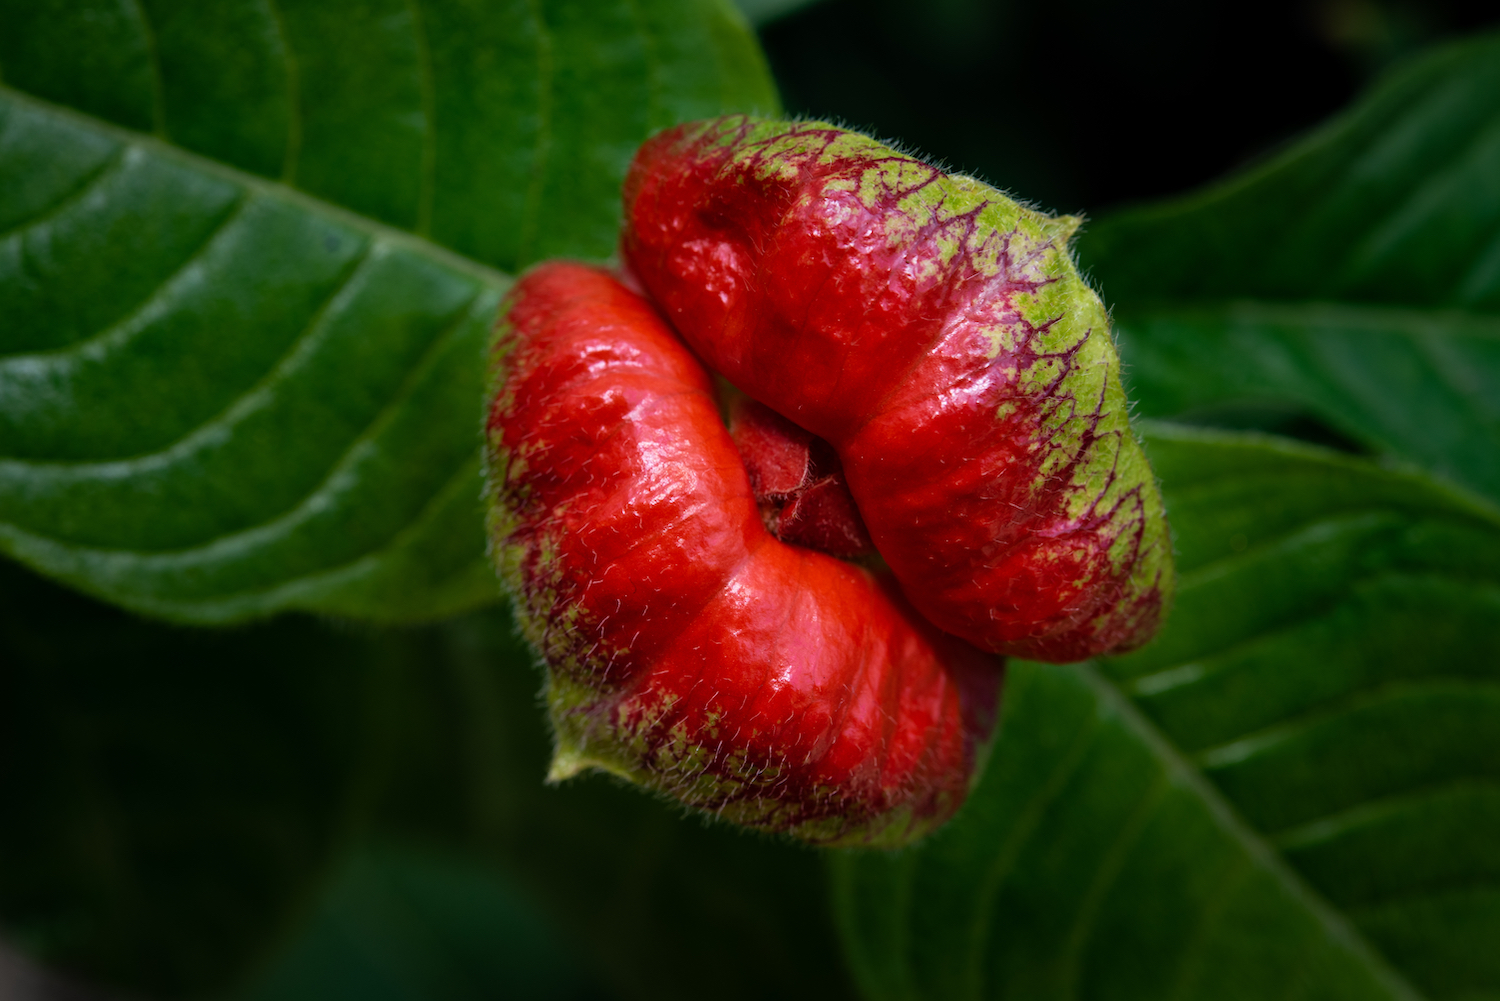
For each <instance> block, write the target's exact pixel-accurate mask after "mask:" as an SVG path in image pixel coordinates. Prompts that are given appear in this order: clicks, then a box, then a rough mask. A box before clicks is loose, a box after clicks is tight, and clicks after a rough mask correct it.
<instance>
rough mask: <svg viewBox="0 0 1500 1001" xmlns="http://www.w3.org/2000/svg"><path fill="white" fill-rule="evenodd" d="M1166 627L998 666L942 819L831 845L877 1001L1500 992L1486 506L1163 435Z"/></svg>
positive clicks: (1382, 472)
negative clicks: (1007, 667)
mask: <svg viewBox="0 0 1500 1001" xmlns="http://www.w3.org/2000/svg"><path fill="white" fill-rule="evenodd" d="M1147 441H1148V451H1149V452H1150V455H1151V458H1152V461H1153V464H1154V465H1155V468H1156V469H1157V471H1158V472H1159V474H1160V475H1161V477H1162V481H1163V488H1164V494H1165V498H1166V501H1167V505H1168V510H1169V511H1170V512H1171V517H1172V524H1173V528H1174V530H1175V532H1176V533H1177V541H1178V548H1179V568H1180V570H1181V573H1182V578H1181V584H1180V590H1179V592H1178V600H1177V607H1176V608H1175V610H1174V611H1173V614H1172V617H1171V618H1170V619H1169V621H1168V624H1167V627H1166V628H1165V630H1164V631H1163V633H1162V635H1161V636H1160V637H1159V638H1158V639H1157V640H1156V641H1155V642H1154V643H1152V644H1150V645H1148V646H1147V647H1145V648H1144V649H1142V650H1141V651H1139V652H1136V653H1134V654H1130V655H1128V656H1122V657H1117V658H1112V659H1108V660H1105V661H1103V662H1100V663H1091V664H1083V665H1065V666H1048V665H1037V664H1024V663H1023V664H1014V665H1012V669H1011V675H1010V680H1009V681H1008V685H1007V693H1006V699H1007V704H1006V706H1005V708H1004V716H1003V721H1002V727H1001V732H1000V736H999V738H998V739H997V741H996V744H995V746H994V748H993V751H992V753H991V758H990V763H989V766H988V770H987V771H986V773H985V774H984V777H983V779H982V780H981V783H980V785H979V787H978V788H977V789H976V790H975V792H974V794H973V795H972V797H971V800H970V802H969V804H968V805H967V806H966V807H965V809H964V811H963V812H962V813H961V814H960V815H959V817H958V819H957V820H956V821H955V822H954V823H953V824H952V825H950V827H948V828H947V829H945V830H943V831H940V832H938V833H937V834H936V835H935V836H933V837H932V838H931V839H929V840H928V841H926V842H924V843H923V844H921V845H919V846H917V847H916V848H914V849H912V850H910V851H908V852H905V853H902V854H898V855H894V856H881V855H871V854H865V855H859V854H853V853H849V854H843V855H840V856H838V857H836V858H835V859H834V865H833V872H834V884H835V899H836V901H837V906H838V910H839V914H840V921H841V925H842V928H843V932H844V935H845V940H846V944H847V946H848V949H849V952H850V955H851V957H852V958H853V961H854V967H855V970H856V971H857V973H858V974H859V976H860V978H861V982H862V985H863V987H864V990H865V993H866V994H867V996H869V997H871V998H945V999H946V998H1027V999H1046V998H1054V997H1056V998H1063V997H1073V998H1180V999H1188V998H1196V997H1202V998H1216V999H1217V998H1246V999H1251V998H1255V999H1259V998H1268V997H1276V998H1398V997H1414V996H1418V994H1417V992H1418V991H1420V992H1421V994H1422V995H1425V996H1428V997H1432V998H1459V997H1481V996H1486V995H1487V993H1493V992H1496V991H1500V968H1497V967H1496V965H1495V962H1494V960H1493V958H1492V956H1493V950H1491V949H1488V948H1485V947H1484V943H1486V942H1494V941H1496V940H1500V742H1497V741H1496V740H1495V739H1494V734H1496V733H1500V628H1497V625H1496V624H1497V623H1500V569H1497V568H1500V522H1497V520H1496V519H1495V518H1494V517H1493V516H1492V515H1491V514H1490V513H1489V511H1488V509H1487V507H1485V506H1484V505H1482V504H1476V503H1474V502H1471V501H1470V500H1468V499H1466V498H1465V497H1464V496H1463V495H1462V494H1459V493H1457V492H1455V491H1452V490H1451V489H1449V488H1446V487H1443V486H1441V485H1438V484H1435V483H1434V482H1432V481H1430V480H1428V479H1427V478H1426V477H1424V476H1422V475H1420V474H1414V473H1401V472H1392V471H1390V470H1386V469H1382V468H1380V467H1378V466H1375V465H1373V464H1371V463H1368V462H1365V461H1362V460H1357V459H1349V458H1347V457H1343V456H1339V455H1337V454H1335V453H1329V452H1324V451H1322V450H1320V449H1314V448H1310V447H1305V446H1300V445H1295V444H1292V443H1289V442H1286V441H1282V440H1277V439H1271V438H1267V437H1262V436H1246V435H1234V434H1227V433H1222V432H1204V431H1191V430H1185V429H1176V428H1172V427H1171V426H1167V425H1160V426H1157V427H1155V428H1153V429H1152V431H1151V433H1150V435H1149V436H1148V439H1147Z"/></svg>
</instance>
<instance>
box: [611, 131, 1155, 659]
mask: <svg viewBox="0 0 1500 1001" xmlns="http://www.w3.org/2000/svg"><path fill="white" fill-rule="evenodd" d="M736 121H737V120H724V121H723V122H713V123H698V124H695V125H691V126H682V127H679V128H677V129H672V130H668V131H667V132H664V133H661V134H659V135H658V136H657V137H655V138H653V139H652V140H650V141H649V142H647V144H646V145H645V146H644V147H642V149H641V151H640V152H639V153H638V154H637V156H636V159H635V161H634V163H633V165H632V167H631V171H630V174H629V176H628V178H627V180H626V185H625V214H626V220H625V229H624V234H623V237H622V251H623V254H624V257H625V260H626V262H627V264H628V266H629V267H630V269H631V271H632V274H633V275H634V276H635V278H636V279H637V280H638V281H639V282H640V283H641V284H642V286H643V287H644V288H645V289H646V290H647V292H648V294H649V295H650V296H651V298H652V300H653V301H654V302H655V303H657V305H658V306H659V307H660V308H661V309H662V311H663V312H664V314H665V315H666V316H667V318H668V319H669V320H670V322H671V323H672V325H673V327H674V328H675V329H676V330H677V332H678V333H680V334H681V335H682V337H683V338H684V339H685V340H686V341H687V342H688V343H689V344H690V345H691V346H692V348H693V349H694V350H695V351H696V352H697V353H698V354H699V355H700V356H701V357H702V358H703V359H704V360H705V361H706V362H707V364H708V365H709V366H711V367H712V368H714V369H715V370H716V371H718V372H719V373H721V374H722V375H723V376H725V377H726V378H727V379H728V380H729V381H730V382H732V383H733V384H734V385H735V386H736V387H738V388H739V389H740V390H742V391H744V392H745V393H747V394H749V395H750V396H752V397H754V398H755V399H757V400H759V401H761V402H763V403H765V404H767V405H768V406H770V407H771V408H772V409H774V410H775V411H777V412H778V413H780V414H782V415H784V416H785V417H787V418H788V419H790V420H791V421H793V422H795V423H796V424H797V425H799V426H801V427H802V428H805V429H807V430H808V431H809V432H811V433H812V434H815V435H817V436H819V437H821V438H823V439H826V440H827V441H828V442H830V443H831V444H832V445H833V447H834V448H836V449H837V452H838V454H839V456H840V457H841V459H842V461H843V469H844V474H845V476H846V477H847V481H848V486H849V489H850V491H851V493H852V495H853V498H854V500H855V502H856V503H857V505H858V510H859V512H860V514H861V515H862V516H863V522H864V524H865V525H866V526H868V529H869V533H870V536H871V537H872V538H873V540H874V543H875V546H876V548H877V549H878V550H879V552H880V554H881V556H882V557H883V558H884V559H885V561H886V562H887V563H888V564H889V565H890V567H891V568H892V570H893V571H894V572H895V575H896V577H897V578H898V579H899V580H900V582H901V585H902V586H903V588H904V589H905V592H906V594H907V595H908V596H909V598H910V599H911V601H912V602H914V603H915V605H916V606H917V608H918V609H919V610H920V611H921V612H922V613H923V615H924V616H926V617H927V618H928V619H929V620H930V621H931V622H933V623H935V624H936V625H938V626H939V627H941V628H942V629H944V630H946V631H948V632H950V633H953V634H954V635H957V636H961V637H964V638H965V639H967V640H969V641H971V642H973V643H974V644H976V645H978V646H981V647H983V648H985V649H989V650H992V651H996V652H999V653H1006V654H1013V655H1018V656H1025V657H1034V658H1038V659H1045V660H1057V661H1067V660H1080V659H1083V658H1086V657H1089V656H1093V655H1095V654H1099V653H1102V652H1105V651H1109V650H1117V649H1124V648H1128V647H1130V646H1133V645H1137V644H1139V643H1141V642H1143V641H1144V640H1145V639H1146V638H1148V637H1149V636H1150V635H1151V634H1152V633H1153V632H1154V630H1155V628H1156V625H1157V621H1158V619H1159V616H1160V612H1161V606H1162V604H1163V593H1162V588H1163V587H1166V586H1169V584H1166V583H1163V584H1161V586H1158V584H1156V583H1148V584H1147V585H1145V586H1140V585H1139V584H1132V583H1131V575H1132V573H1133V572H1134V570H1135V568H1136V566H1137V564H1138V562H1139V560H1140V559H1142V548H1143V546H1145V547H1147V548H1149V547H1153V546H1154V547H1157V551H1154V553H1153V557H1152V558H1154V559H1163V558H1162V557H1160V556H1159V549H1160V547H1163V546H1167V545H1169V543H1167V541H1166V536H1165V532H1164V530H1162V529H1160V527H1159V526H1157V528H1156V529H1155V534H1152V532H1153V529H1152V527H1151V526H1150V525H1149V524H1148V522H1149V520H1150V519H1151V518H1153V517H1154V518H1156V519H1158V520H1159V518H1160V513H1159V512H1160V502H1159V499H1157V498H1156V497H1155V488H1154V484H1151V483H1150V482H1149V472H1148V473H1147V476H1146V482H1145V484H1144V486H1137V487H1136V488H1134V489H1133V491H1132V492H1127V493H1125V494H1124V495H1123V496H1122V497H1118V498H1115V497H1114V496H1113V495H1110V497H1109V498H1106V496H1105V495H1106V492H1107V487H1108V485H1109V483H1110V482H1111V479H1110V477H1111V476H1112V475H1113V474H1109V473H1108V470H1107V468H1106V475H1104V476H1103V477H1101V482H1102V483H1103V484H1104V486H1102V487H1100V488H1099V492H1098V496H1097V497H1095V498H1094V499H1093V502H1092V503H1089V500H1090V499H1089V498H1087V497H1085V498H1083V501H1084V503H1082V504H1080V503H1079V500H1080V498H1079V489H1080V488H1079V486H1078V485H1077V484H1078V479H1079V478H1076V477H1074V473H1075V470H1076V469H1077V468H1078V464H1079V463H1080V462H1083V461H1085V460H1087V461H1091V462H1093V461H1097V460H1098V457H1099V456H1100V455H1105V456H1106V460H1107V456H1108V454H1110V450H1111V449H1112V448H1113V447H1114V446H1112V445H1109V444H1107V443H1106V444H1104V445H1100V446H1099V447H1095V445H1096V444H1097V443H1098V442H1099V440H1101V439H1104V438H1105V437H1107V436H1110V435H1113V436H1116V437H1117V438H1118V437H1120V436H1121V431H1120V430H1119V428H1120V427H1122V426H1123V421H1122V420H1116V422H1115V423H1114V424H1112V425H1109V426H1106V425H1105V424H1104V423H1101V422H1102V420H1103V417H1104V416H1105V415H1106V405H1105V403H1104V401H1103V398H1102V397H1101V398H1100V399H1084V400H1078V399H1072V398H1071V397H1070V396H1068V393H1067V390H1066V389H1065V380H1066V377H1067V376H1068V374H1069V372H1070V370H1071V369H1072V368H1073V366H1074V365H1075V357H1074V353H1073V351H1074V350H1076V347H1075V348H1074V349H1069V350H1066V351H1059V352H1055V353H1053V354H1048V353H1047V351H1048V349H1046V348H1044V347H1043V346H1042V344H1043V341H1044V340H1045V338H1044V335H1045V333H1046V326H1047V324H1046V323H1043V324H1041V325H1036V324H1034V323H1032V322H1031V321H1028V320H1027V319H1026V316H1025V314H1024V313H1023V311H1022V307H1021V306H1020V305H1018V304H1019V303H1022V302H1030V301H1036V298H1037V296H1038V295H1039V294H1040V293H1041V291H1042V289H1043V287H1044V286H1046V285H1047V284H1049V283H1050V281H1051V280H1052V279H1039V278H1037V277H1036V271H1035V269H1034V268H1031V267H1030V265H1031V264H1032V263H1033V261H1034V259H1035V253H1036V251H1034V250H1032V251H1027V253H1031V254H1033V256H1032V257H1031V258H1027V257H1026V256H1025V255H1024V254H1021V253H1020V252H1017V253H1016V254H1013V253H1012V251H1011V250H1009V249H1005V248H1007V247H1009V246H1010V244H1009V242H1008V241H1009V240H1010V237H1011V235H1012V234H1007V233H998V232H991V233H984V232H982V231H981V227H980V223H979V222H978V219H979V211H980V210H979V209H978V208H975V209H973V210H972V211H969V212H967V213H960V214H956V215H954V216H951V217H949V218H947V219H945V220H943V221H942V222H941V223H932V222H930V221H929V222H923V221H922V218H923V217H919V216H917V215H912V214H910V213H911V209H910V203H908V202H906V201H904V199H907V198H910V197H919V196H920V195H921V193H922V191H923V189H924V188H925V187H927V186H930V185H933V184H936V183H938V182H940V181H941V180H942V176H943V175H942V174H941V172H939V171H937V170H936V169H935V168H932V167H929V166H927V165H924V164H921V163H919V162H918V161H915V160H912V159H911V158H909V157H905V156H902V155H900V154H898V153H895V152H894V151H891V150H885V149H883V148H879V147H875V150H876V151H875V152H873V153H872V152H869V149H868V146H873V144H868V146H867V147H865V148H861V149H860V152H859V154H858V155H844V154H842V153H841V152H840V150H841V149H849V148H853V147H851V146H850V145H849V144H848V143H845V144H844V146H840V145H839V144H840V143H841V142H843V141H845V140H847V139H848V138H849V135H848V133H844V132H841V131H840V130H837V129H833V128H830V127H826V126H818V125H816V124H815V123H814V124H812V125H808V126H805V127H803V126H786V125H778V126H776V128H777V129H779V130H780V131H779V133H778V134H777V135H776V136H775V137H774V140H775V141H774V142H770V141H762V140H760V139H758V138H757V136H758V135H759V133H755V132H754V129H755V128H756V126H757V123H756V122H754V121H753V120H738V121H739V122H740V124H738V125H736ZM736 129H738V133H737V132H736ZM789 129H795V130H797V137H798V139H797V141H798V143H800V145H798V146H795V147H791V146H789V145H788V144H787V142H786V141H785V139H786V133H787V130H789ZM789 150H790V151H789ZM762 151H764V152H762ZM993 194H994V195H995V196H996V198H997V199H998V198H999V197H1000V196H999V194H998V192H994V193H993ZM902 224H907V225H906V228H905V229H903V228H902ZM976 233H979V236H978V237H976V236H975V234H976ZM976 239H979V240H980V242H981V243H983V242H984V241H989V240H993V241H999V245H1000V246H1001V248H1002V249H1001V250H1000V251H999V252H998V261H999V270H998V273H992V274H989V275H988V276H986V275H982V274H981V273H980V270H979V269H978V267H977V266H976V265H975V264H974V262H973V260H971V258H970V257H969V256H967V255H968V254H969V253H970V250H968V249H963V248H969V247H973V246H974V245H975V240H976ZM1018 242H1019V241H1018ZM984 245H985V246H986V247H989V248H991V249H992V248H993V246H995V245H996V244H994V243H986V244H984ZM955 248H959V249H955ZM1044 249H1054V250H1055V248H1044ZM1068 267H1071V265H1068ZM1083 293H1084V294H1085V295H1090V293H1087V292H1086V290H1083ZM1099 315H1100V316H1101V317H1102V315H1103V314H1102V310H1101V311H1100V314H1099ZM997 331H1001V332H1003V333H1004V334H1005V337H999V336H997V333H996V332H997ZM1098 333H1099V335H1100V336H1102V337H1107V336H1108V334H1107V330H1100V331H1099V332H1098ZM1007 339H1008V343H1004V342H1005V341H1007ZM1110 357H1111V358H1112V357H1113V355H1112V351H1111V353H1110ZM1091 364H1092V363H1091ZM1115 364H1116V365H1117V363H1115ZM1037 372H1044V373H1045V372H1051V373H1054V374H1053V375H1051V376H1049V377H1048V380H1049V381H1044V383H1043V384H1041V385H1035V384H1032V383H1029V382H1027V379H1028V378H1031V377H1033V376H1034V375H1035V373H1037ZM1111 378H1116V377H1115V376H1113V375H1112V376H1111ZM1114 385H1115V387H1116V388H1117V387H1118V382H1117V381H1116V382H1115V383H1114ZM1122 407H1123V397H1121V398H1120V401H1119V406H1118V407H1117V408H1116V409H1119V408H1122ZM1060 427H1061V428H1065V429H1066V433H1064V432H1061V431H1059V428H1060ZM1080 427H1081V430H1078V428H1080ZM1111 428H1113V430H1111ZM1123 434H1124V435H1125V436H1128V434H1129V432H1128V428H1126V429H1125V431H1124V432H1123ZM1127 444H1128V447H1131V448H1133V447H1134V442H1133V441H1131V442H1128V443H1127ZM1143 491H1144V492H1145V493H1149V494H1151V496H1150V497H1145V496H1143ZM1153 504H1154V505H1155V507H1154V511H1155V512H1156V513H1155V514H1152V513H1151V512H1152V510H1153V508H1152V505H1153ZM1143 539H1144V540H1146V541H1145V542H1144V543H1143V541H1142V540H1143ZM1164 559H1165V565H1166V567H1167V569H1166V571H1165V572H1166V573H1167V574H1168V575H1170V555H1169V552H1168V555H1167V556H1166V557H1164Z"/></svg>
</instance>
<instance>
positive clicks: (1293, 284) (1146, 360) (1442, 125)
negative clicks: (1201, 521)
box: [1080, 36, 1500, 501]
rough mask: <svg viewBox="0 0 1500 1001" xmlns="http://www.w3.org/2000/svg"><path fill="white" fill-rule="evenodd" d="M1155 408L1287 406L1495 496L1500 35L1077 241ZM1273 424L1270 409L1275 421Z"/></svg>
mask: <svg viewBox="0 0 1500 1001" xmlns="http://www.w3.org/2000/svg"><path fill="white" fill-rule="evenodd" d="M1080 252H1081V254H1082V256H1083V258H1084V261H1085V263H1086V264H1087V265H1088V266H1089V267H1090V268H1091V269H1092V271H1093V274H1094V276H1095V278H1096V279H1097V280H1098V282H1099V283H1100V286H1101V288H1102V290H1103V292H1104V294H1105V296H1106V299H1107V300H1108V301H1110V302H1111V303H1112V304H1113V306H1114V309H1115V316H1116V319H1117V321H1118V331H1119V337H1120V344H1121V351H1122V353H1123V355H1124V357H1125V359H1126V362H1127V369H1126V372H1127V378H1128V380H1129V382H1130V390H1131V394H1132V398H1133V399H1135V400H1136V401H1137V403H1138V405H1139V406H1140V408H1141V411H1142V412H1143V413H1145V414H1147V415H1150V416H1171V415H1188V416H1190V417H1193V418H1195V419H1206V420H1209V421H1226V420H1227V421H1243V420H1257V419H1266V416H1267V415H1260V416H1257V415H1256V414H1254V413H1247V411H1254V410H1257V409H1261V410H1264V409H1273V408H1274V407H1275V406H1276V405H1277V404H1293V405H1295V406H1298V407H1302V408H1306V409H1307V410H1310V411H1312V412H1313V413H1314V414H1315V415H1316V416H1318V417H1319V418H1321V419H1322V420H1323V421H1324V422H1326V423H1328V424H1330V425H1332V426H1333V427H1334V428H1336V429H1338V430H1339V431H1341V432H1343V433H1344V434H1347V435H1349V436H1351V437H1353V438H1354V439H1356V440H1357V441H1360V442H1362V443H1364V444H1365V445H1366V446H1368V447H1370V448H1372V449H1375V450H1379V451H1385V452H1389V453H1391V454H1394V455H1396V456H1400V457H1403V458H1405V459H1406V460H1408V461H1412V462H1416V463H1419V464H1421V465H1423V466H1425V467H1426V468H1428V469H1430V470H1432V471H1433V472H1435V473H1437V474H1438V475H1440V476H1442V477H1444V478H1446V479H1448V480H1450V481H1451V482H1454V483H1457V484H1461V485H1464V486H1466V487H1468V488H1470V489H1472V490H1474V491H1477V492H1479V493H1481V494H1483V495H1486V496H1488V497H1489V498H1490V499H1491V500H1495V501H1500V37H1497V36H1489V37H1484V38H1477V39H1473V40H1470V41H1467V42H1464V43H1462V44H1458V45H1455V46H1452V47H1450V48H1446V49H1443V50H1440V51H1438V52H1435V53H1433V54H1431V55H1428V56H1426V57H1423V58H1422V59H1420V60H1418V61H1417V62H1415V63H1414V64H1412V65H1409V66H1407V67H1406V68H1405V69H1403V70H1401V71H1399V72H1397V73H1396V74H1395V75H1393V76H1392V77H1390V78H1389V79H1387V80H1386V81H1385V82H1384V83H1383V84H1382V85H1380V86H1378V87H1377V88H1376V89H1375V90H1374V91H1373V92H1372V93H1371V94H1370V95H1369V96H1368V97H1366V98H1365V99H1364V100H1363V101H1362V102H1361V103H1360V104H1359V105H1358V106H1356V107H1355V108H1354V109H1353V110H1352V111H1351V112H1349V113H1348V114H1346V115H1344V116H1343V117H1341V118H1339V119H1337V120H1336V121H1334V122H1333V123H1331V124H1330V125H1328V126H1326V127H1324V128H1322V129H1320V130H1318V131H1317V132H1316V133H1314V134H1313V135H1311V136H1310V137H1308V138H1307V139H1306V140H1305V141H1303V142H1301V143H1299V144H1298V145H1296V146H1295V147H1293V148H1292V149H1291V150H1289V151H1288V152H1286V153H1285V154H1284V155H1282V156H1279V157H1277V158H1276V159H1274V160H1272V161H1270V162H1269V163H1267V164H1265V165H1264V166H1262V167H1260V168H1258V169H1255V170H1252V171H1250V172H1249V173H1247V174H1244V175H1243V176H1240V177H1237V178H1234V179H1232V180H1230V181H1228V182H1226V183H1224V184H1221V185H1218V186H1216V187H1213V188H1210V189H1209V190H1207V191H1204V192H1202V193H1201V194H1197V195H1194V196H1191V197H1188V198H1185V199H1181V200H1177V201H1173V202H1170V203H1167V204H1165V205H1159V206H1151V207H1145V208H1140V209H1134V210H1129V211H1125V212H1121V213H1119V214H1116V215H1114V216H1111V217H1107V218H1106V219H1104V220H1103V221H1102V222H1100V223H1099V224H1098V225H1096V226H1094V227H1093V228H1092V230H1091V231H1090V232H1088V233H1086V234H1085V235H1084V237H1083V238H1082V240H1081V241H1080ZM1269 416H1270V419H1275V415H1274V414H1271V415H1269Z"/></svg>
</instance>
